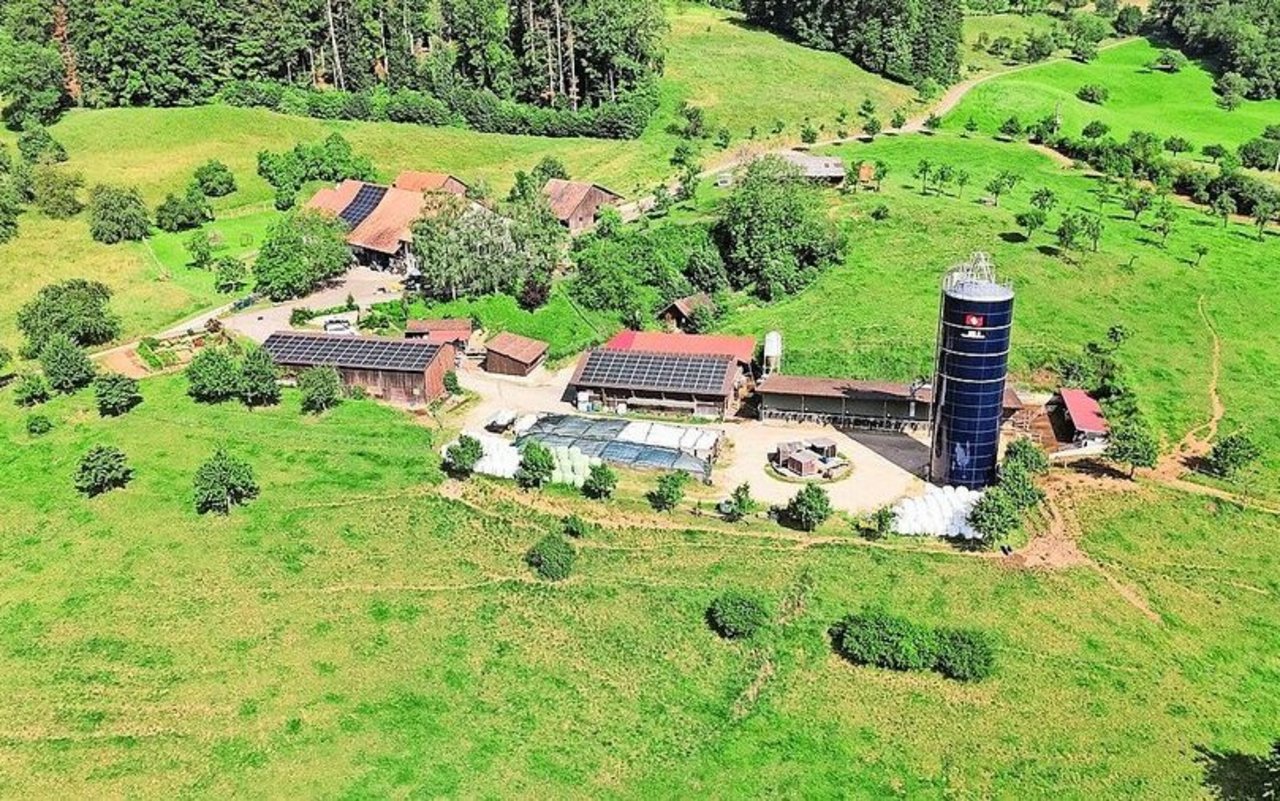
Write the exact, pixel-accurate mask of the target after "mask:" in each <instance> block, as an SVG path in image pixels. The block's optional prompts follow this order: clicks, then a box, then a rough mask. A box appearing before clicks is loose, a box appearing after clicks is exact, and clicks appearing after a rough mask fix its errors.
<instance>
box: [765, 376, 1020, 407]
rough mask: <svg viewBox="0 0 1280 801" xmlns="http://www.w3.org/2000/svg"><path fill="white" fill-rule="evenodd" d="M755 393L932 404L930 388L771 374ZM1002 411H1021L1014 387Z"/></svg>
mask: <svg viewBox="0 0 1280 801" xmlns="http://www.w3.org/2000/svg"><path fill="white" fill-rule="evenodd" d="M756 391H757V392H759V393H761V394H765V395H792V396H799V395H804V396H807V397H810V398H850V399H852V398H900V399H902V400H912V399H913V397H914V399H915V400H918V401H920V402H921V403H933V389H932V387H928V386H925V387H921V388H919V389H917V390H916V392H915V395H914V396H912V394H911V385H910V384H900V383H897V382H893V381H855V380H852V379H848V378H812V377H809V376H800V375H778V374H774V375H771V376H769V377H768V378H766V379H765V380H764V381H763V382H762V383H761V384H759V385H758V386H757V387H756ZM1003 406H1004V409H1005V411H1017V410H1018V409H1021V408H1022V400H1021V399H1019V398H1018V393H1017V392H1015V391H1014V389H1013V387H1011V386H1009V385H1008V384H1005V387H1004V403H1003Z"/></svg>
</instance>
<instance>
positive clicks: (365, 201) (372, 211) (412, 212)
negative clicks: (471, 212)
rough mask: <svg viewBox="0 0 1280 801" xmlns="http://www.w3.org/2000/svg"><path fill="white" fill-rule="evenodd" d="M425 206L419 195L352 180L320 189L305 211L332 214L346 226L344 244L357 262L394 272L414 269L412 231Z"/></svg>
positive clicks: (421, 194)
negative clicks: (349, 248) (348, 246)
mask: <svg viewBox="0 0 1280 801" xmlns="http://www.w3.org/2000/svg"><path fill="white" fill-rule="evenodd" d="M426 205H427V200H426V195H424V194H423V193H422V192H410V191H408V190H405V189H397V188H396V187H387V186H379V185H377V184H369V183H365V182H364V181H355V180H346V181H343V182H342V183H340V184H338V185H337V186H335V187H326V188H324V189H321V190H320V191H318V192H316V194H315V195H314V196H313V197H312V198H311V200H310V201H308V202H307V208H311V209H316V210H318V211H323V212H327V213H329V214H332V215H334V216H335V217H337V218H338V219H340V220H342V222H343V223H344V224H345V225H346V226H347V230H348V233H347V244H348V245H350V246H351V253H352V255H353V256H354V257H355V259H356V262H357V263H359V264H363V265H366V266H369V267H375V268H378V269H383V270H395V271H397V272H408V271H410V270H412V269H414V268H415V267H416V266H417V259H416V257H415V256H414V254H413V247H412V245H413V232H412V231H411V228H412V226H413V223H414V221H415V220H417V219H418V218H419V217H421V216H422V215H423V211H424V208H425V207H426Z"/></svg>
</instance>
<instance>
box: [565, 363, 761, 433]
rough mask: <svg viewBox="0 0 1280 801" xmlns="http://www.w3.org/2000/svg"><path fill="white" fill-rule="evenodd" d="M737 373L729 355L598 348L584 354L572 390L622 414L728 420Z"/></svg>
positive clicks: (734, 401) (734, 399) (734, 398)
mask: <svg viewBox="0 0 1280 801" xmlns="http://www.w3.org/2000/svg"><path fill="white" fill-rule="evenodd" d="M739 375H740V368H739V366H738V362H737V360H736V359H735V358H734V357H733V356H729V355H696V354H689V353H653V352H646V351H638V350H611V349H608V348H597V349H595V350H591V351H588V352H587V353H585V354H583V356H582V358H581V360H579V362H578V367H577V369H576V370H575V371H574V374H573V377H572V378H571V379H570V380H569V390H570V391H571V392H573V393H575V394H576V396H577V397H578V398H579V399H580V400H585V401H588V402H590V403H598V404H600V405H601V406H603V407H605V408H608V409H613V410H616V411H618V412H620V413H625V412H627V411H629V410H633V409H638V410H643V411H649V412H663V413H671V414H687V415H694V416H697V417H715V418H720V419H724V418H726V417H729V416H730V415H732V414H733V413H734V412H735V411H737V405H738V399H737V393H736V392H735V386H736V383H737V379H738V376H739Z"/></svg>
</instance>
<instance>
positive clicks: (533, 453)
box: [516, 441, 556, 489]
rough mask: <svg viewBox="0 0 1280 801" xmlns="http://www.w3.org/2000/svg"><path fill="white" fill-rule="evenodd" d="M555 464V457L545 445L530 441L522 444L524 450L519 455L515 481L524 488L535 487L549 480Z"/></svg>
mask: <svg viewBox="0 0 1280 801" xmlns="http://www.w3.org/2000/svg"><path fill="white" fill-rule="evenodd" d="M555 465H556V462H555V457H554V456H552V454H551V450H550V449H549V448H548V447H547V446H546V445H543V444H542V443H541V442H534V441H530V442H529V443H528V444H526V445H525V446H524V452H523V453H521V455H520V468H519V469H518V470H516V483H517V484H519V485H520V486H522V487H524V488H525V489H537V488H538V487H541V486H542V485H543V484H546V483H547V482H548V481H550V480H551V473H552V472H553V471H554V470H555Z"/></svg>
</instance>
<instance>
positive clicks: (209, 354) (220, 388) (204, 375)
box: [186, 348, 280, 407]
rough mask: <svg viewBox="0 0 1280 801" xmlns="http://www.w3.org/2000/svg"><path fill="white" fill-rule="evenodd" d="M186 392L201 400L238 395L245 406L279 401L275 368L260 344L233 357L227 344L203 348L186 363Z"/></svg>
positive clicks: (266, 404)
mask: <svg viewBox="0 0 1280 801" xmlns="http://www.w3.org/2000/svg"><path fill="white" fill-rule="evenodd" d="M186 376H187V394H188V395H190V396H191V397H192V398H195V399H196V400H197V401H199V402H201V403H221V402H223V401H226V400H231V399H232V398H239V399H240V400H241V401H242V402H244V404H245V405H246V406H251V407H252V406H271V405H274V404H276V403H278V402H279V401H280V385H279V372H278V370H277V369H276V366H275V362H273V361H272V360H271V356H270V354H268V353H267V352H266V351H265V350H263V349H262V348H254V349H253V350H251V351H249V353H248V355H246V356H245V358H244V360H243V361H237V360H236V359H235V357H234V356H233V355H232V354H231V352H230V350H228V349H227V348H205V349H204V350H202V351H200V352H199V353H197V354H196V355H195V358H193V359H192V360H191V363H190V364H188V365H187V370H186Z"/></svg>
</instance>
